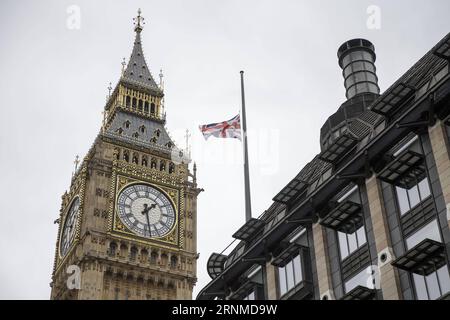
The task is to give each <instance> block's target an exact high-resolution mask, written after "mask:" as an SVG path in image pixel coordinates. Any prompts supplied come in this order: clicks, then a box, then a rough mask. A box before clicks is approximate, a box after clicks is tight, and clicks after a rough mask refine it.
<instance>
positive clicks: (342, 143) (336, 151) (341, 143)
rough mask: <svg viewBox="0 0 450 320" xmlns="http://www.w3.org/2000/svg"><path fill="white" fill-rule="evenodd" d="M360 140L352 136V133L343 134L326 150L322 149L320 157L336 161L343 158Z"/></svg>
mask: <svg viewBox="0 0 450 320" xmlns="http://www.w3.org/2000/svg"><path fill="white" fill-rule="evenodd" d="M357 142H358V140H357V139H356V138H354V137H352V136H351V135H350V134H348V133H345V134H343V135H341V136H340V137H339V138H338V139H337V140H335V141H333V144H331V145H330V146H329V147H328V148H327V149H326V150H324V151H322V153H321V154H320V155H319V159H321V160H323V161H326V162H329V163H333V164H334V163H336V162H338V161H339V160H342V157H343V156H345V155H346V154H347V153H348V152H349V151H350V150H351V149H352V148H353V147H354V146H355V145H356V143H357Z"/></svg>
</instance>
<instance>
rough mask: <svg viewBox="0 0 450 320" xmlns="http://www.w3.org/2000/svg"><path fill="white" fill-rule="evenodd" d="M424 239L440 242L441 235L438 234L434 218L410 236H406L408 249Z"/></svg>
mask: <svg viewBox="0 0 450 320" xmlns="http://www.w3.org/2000/svg"><path fill="white" fill-rule="evenodd" d="M425 239H431V240H435V241H438V242H441V235H440V234H439V228H438V224H437V221H436V220H433V221H432V222H430V223H429V224H427V225H426V226H425V227H423V228H421V229H419V230H418V231H417V232H416V233H414V234H413V235H412V236H410V237H408V238H407V239H406V246H407V247H408V250H409V249H411V248H413V247H414V246H415V245H417V244H419V243H420V242H421V241H423V240H425Z"/></svg>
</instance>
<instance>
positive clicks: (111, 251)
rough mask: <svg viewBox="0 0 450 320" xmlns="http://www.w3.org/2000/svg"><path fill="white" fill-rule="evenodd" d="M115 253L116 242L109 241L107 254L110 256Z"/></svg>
mask: <svg viewBox="0 0 450 320" xmlns="http://www.w3.org/2000/svg"><path fill="white" fill-rule="evenodd" d="M116 253H117V244H116V243H115V242H111V243H110V244H109V250H108V254H109V255H110V256H111V257H114V256H115V255H116Z"/></svg>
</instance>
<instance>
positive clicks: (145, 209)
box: [117, 184, 176, 238]
mask: <svg viewBox="0 0 450 320" xmlns="http://www.w3.org/2000/svg"><path fill="white" fill-rule="evenodd" d="M117 206H118V215H119V218H120V220H121V221H122V222H123V223H124V224H125V225H126V226H127V227H128V228H129V229H130V230H131V231H133V232H134V233H135V234H136V235H138V236H141V237H145V238H159V237H163V236H165V235H167V234H168V233H169V232H170V231H171V230H172V228H173V226H174V225H175V220H176V219H175V209H174V207H173V205H172V202H171V201H170V200H169V199H168V198H167V196H166V195H165V194H164V193H163V192H161V191H159V190H158V189H156V188H153V187H151V186H149V185H145V184H134V185H131V186H128V187H126V188H125V189H124V190H123V191H122V192H121V193H120V194H119V198H118V200H117Z"/></svg>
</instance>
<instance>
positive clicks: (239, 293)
mask: <svg viewBox="0 0 450 320" xmlns="http://www.w3.org/2000/svg"><path fill="white" fill-rule="evenodd" d="M257 285H259V284H258V283H257V282H254V281H252V280H250V279H249V280H248V281H246V282H245V283H244V284H243V285H242V286H240V287H239V289H238V290H236V291H235V292H233V294H232V295H231V296H230V298H229V299H230V300H239V299H242V297H243V296H244V295H246V294H247V293H248V292H249V291H250V290H251V289H253V288H254V287H255V286H257Z"/></svg>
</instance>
